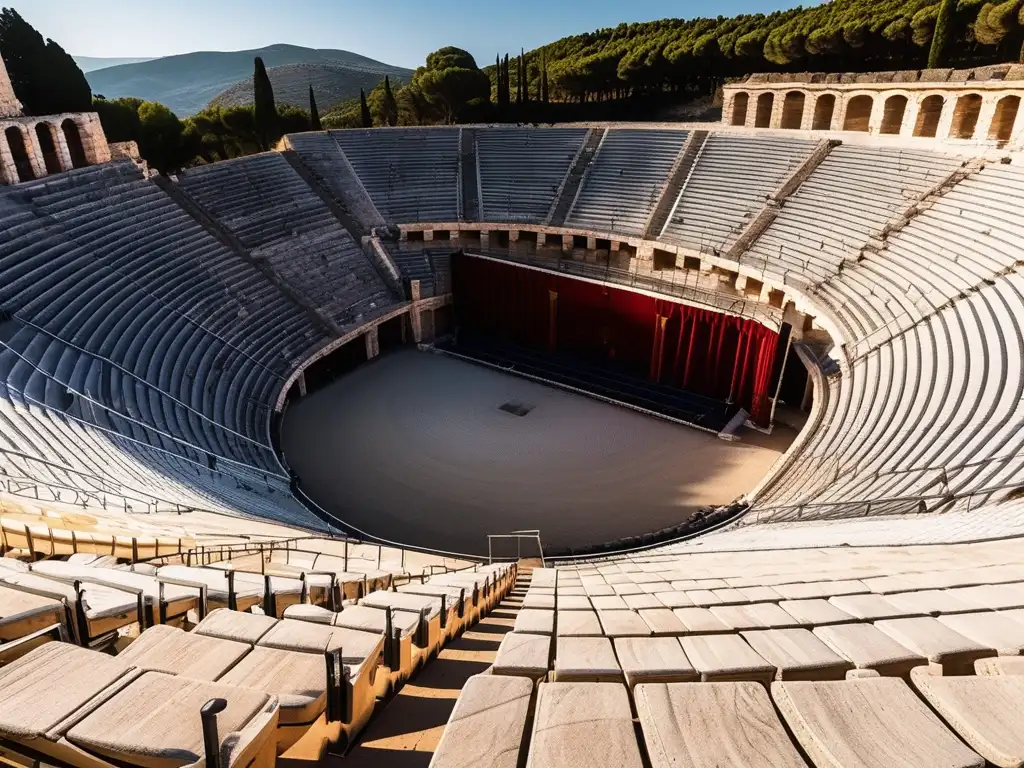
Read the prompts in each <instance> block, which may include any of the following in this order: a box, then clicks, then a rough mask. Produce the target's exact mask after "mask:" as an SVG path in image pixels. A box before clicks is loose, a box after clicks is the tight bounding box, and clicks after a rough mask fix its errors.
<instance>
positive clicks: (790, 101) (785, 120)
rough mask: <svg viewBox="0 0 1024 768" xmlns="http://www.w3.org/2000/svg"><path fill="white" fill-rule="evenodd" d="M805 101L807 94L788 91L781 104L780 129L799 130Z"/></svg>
mask: <svg viewBox="0 0 1024 768" xmlns="http://www.w3.org/2000/svg"><path fill="white" fill-rule="evenodd" d="M806 101H807V94H805V93H804V92H803V91H790V92H789V93H787V94H786V96H785V99H784V100H783V102H782V121H781V124H780V125H779V127H780V128H783V129H785V130H799V129H800V128H801V127H802V125H803V120H804V105H805V103H806Z"/></svg>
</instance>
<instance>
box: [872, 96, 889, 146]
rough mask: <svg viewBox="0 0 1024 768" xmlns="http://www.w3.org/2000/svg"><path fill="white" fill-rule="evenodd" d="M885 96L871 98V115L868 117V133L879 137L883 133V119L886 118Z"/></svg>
mask: <svg viewBox="0 0 1024 768" xmlns="http://www.w3.org/2000/svg"><path fill="white" fill-rule="evenodd" d="M885 99H886V96H885V94H875V95H873V96H872V97H871V115H870V117H868V133H870V134H871V135H872V136H877V135H878V134H880V133H881V132H882V118H883V117H885Z"/></svg>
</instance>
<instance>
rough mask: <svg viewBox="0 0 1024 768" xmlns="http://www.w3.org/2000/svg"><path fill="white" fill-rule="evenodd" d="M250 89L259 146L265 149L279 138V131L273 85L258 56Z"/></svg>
mask: <svg viewBox="0 0 1024 768" xmlns="http://www.w3.org/2000/svg"><path fill="white" fill-rule="evenodd" d="M252 89H253V102H254V104H255V109H254V117H255V121H256V135H257V136H258V137H259V140H260V146H261V147H262V148H263V150H264V151H266V150H268V149H271V148H273V146H274V144H275V143H276V142H277V140H278V139H279V138H281V131H280V128H279V127H278V120H277V105H276V104H275V103H274V87H273V86H272V85H271V84H270V76H269V75H268V74H267V68H266V66H265V65H264V64H263V59H261V58H260V57H259V56H257V57H256V61H255V70H254V72H253V76H252Z"/></svg>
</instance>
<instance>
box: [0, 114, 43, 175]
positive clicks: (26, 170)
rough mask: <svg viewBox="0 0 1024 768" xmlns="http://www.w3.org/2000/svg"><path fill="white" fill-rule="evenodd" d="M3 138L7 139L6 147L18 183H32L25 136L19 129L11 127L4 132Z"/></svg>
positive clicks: (32, 173)
mask: <svg viewBox="0 0 1024 768" xmlns="http://www.w3.org/2000/svg"><path fill="white" fill-rule="evenodd" d="M4 138H5V139H7V146H8V148H9V149H10V150H11V158H12V159H13V160H14V167H15V169H16V171H17V173H18V179H17V180H18V181H19V182H22V181H32V180H34V179H35V177H36V174H35V171H33V170H32V160H31V158H30V157H29V153H28V148H29V144H28V142H26V141H25V134H24V133H22V131H21V128H19V127H18V126H16V125H12V126H11V127H10V128H8V129H7V130H6V131H4Z"/></svg>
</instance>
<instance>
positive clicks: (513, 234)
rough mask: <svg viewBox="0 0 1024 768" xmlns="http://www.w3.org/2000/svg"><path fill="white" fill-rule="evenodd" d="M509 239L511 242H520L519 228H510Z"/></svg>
mask: <svg viewBox="0 0 1024 768" xmlns="http://www.w3.org/2000/svg"><path fill="white" fill-rule="evenodd" d="M508 241H509V242H510V243H518V242H519V230H518V229H510V230H509V231H508Z"/></svg>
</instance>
